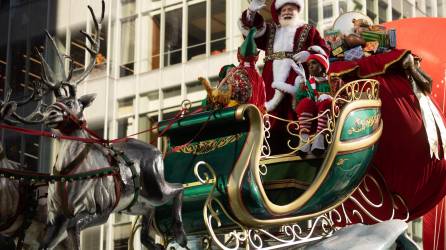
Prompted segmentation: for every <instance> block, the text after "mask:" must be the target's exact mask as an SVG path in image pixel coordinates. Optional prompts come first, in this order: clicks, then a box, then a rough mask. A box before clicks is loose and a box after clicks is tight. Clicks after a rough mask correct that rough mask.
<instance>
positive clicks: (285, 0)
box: [271, 0, 304, 24]
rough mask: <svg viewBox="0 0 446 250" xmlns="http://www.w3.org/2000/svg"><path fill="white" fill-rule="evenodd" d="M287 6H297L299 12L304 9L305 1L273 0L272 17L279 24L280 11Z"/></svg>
mask: <svg viewBox="0 0 446 250" xmlns="http://www.w3.org/2000/svg"><path fill="white" fill-rule="evenodd" d="M285 4H295V5H297V6H298V7H299V12H301V11H302V9H303V8H304V0H273V1H272V2H271V16H272V18H273V20H274V22H276V23H277V24H278V23H279V13H278V10H279V9H280V8H282V6H284V5H285Z"/></svg>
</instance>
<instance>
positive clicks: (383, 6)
mask: <svg viewBox="0 0 446 250" xmlns="http://www.w3.org/2000/svg"><path fill="white" fill-rule="evenodd" d="M378 15H379V22H380V23H385V22H386V21H387V3H385V2H384V1H379V3H378Z"/></svg>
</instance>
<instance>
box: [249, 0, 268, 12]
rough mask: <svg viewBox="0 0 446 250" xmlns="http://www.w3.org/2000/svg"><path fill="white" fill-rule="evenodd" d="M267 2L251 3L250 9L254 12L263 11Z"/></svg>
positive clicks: (257, 0)
mask: <svg viewBox="0 0 446 250" xmlns="http://www.w3.org/2000/svg"><path fill="white" fill-rule="evenodd" d="M265 1H266V0H252V1H251V2H250V3H249V7H248V9H249V10H250V11H252V12H257V11H259V10H261V9H262V8H263V7H265V6H266V5H265Z"/></svg>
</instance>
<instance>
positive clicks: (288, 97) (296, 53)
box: [239, 0, 330, 151]
mask: <svg viewBox="0 0 446 250" xmlns="http://www.w3.org/2000/svg"><path fill="white" fill-rule="evenodd" d="M264 6H265V0H252V1H251V3H250V5H249V7H248V9H247V10H245V11H244V12H243V14H242V17H241V19H240V21H239V27H240V30H241V31H242V33H243V34H244V35H245V36H246V35H247V34H248V32H249V30H250V28H251V27H256V28H257V33H256V34H255V38H256V39H255V41H256V44H257V47H258V48H259V49H261V50H264V51H265V66H264V69H263V72H262V77H263V79H264V81H265V91H266V100H267V102H266V103H265V108H266V110H267V112H268V113H270V114H272V115H274V116H278V117H281V118H284V119H288V120H296V113H295V112H294V110H293V107H292V103H293V100H294V95H295V93H296V88H297V86H298V83H300V82H301V81H302V79H305V78H306V77H305V71H306V69H305V68H303V66H302V63H304V62H305V61H306V59H307V58H308V56H309V55H310V52H311V53H319V54H322V55H325V56H327V55H329V52H330V49H329V47H328V46H327V44H326V43H325V41H324V40H323V39H322V38H321V36H320V34H319V32H318V31H317V29H316V28H314V27H313V26H311V25H308V24H306V23H305V22H304V21H303V20H302V19H300V18H299V13H300V12H301V11H302V9H303V7H304V0H273V1H272V3H271V15H272V17H273V20H274V22H273V23H265V21H264V19H263V17H262V16H261V15H260V14H259V13H258V11H259V10H260V9H261V8H263V7H264ZM270 123H271V130H272V133H276V134H277V133H278V134H280V133H281V131H286V128H285V126H286V125H279V124H278V122H277V121H276V120H271V121H270ZM282 133H283V132H282ZM280 137H281V136H276V138H280ZM279 140H283V138H280V139H279ZM273 143H274V142H273ZM279 151H281V150H280V149H279Z"/></svg>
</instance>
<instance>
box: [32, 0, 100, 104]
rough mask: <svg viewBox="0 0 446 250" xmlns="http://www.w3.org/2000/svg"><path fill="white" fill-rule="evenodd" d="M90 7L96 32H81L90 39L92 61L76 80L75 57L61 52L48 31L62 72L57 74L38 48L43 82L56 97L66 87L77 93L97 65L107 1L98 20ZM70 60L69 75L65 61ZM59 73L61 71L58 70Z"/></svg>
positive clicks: (73, 93)
mask: <svg viewBox="0 0 446 250" xmlns="http://www.w3.org/2000/svg"><path fill="white" fill-rule="evenodd" d="M88 9H89V10H90V13H91V17H92V19H93V22H94V28H95V32H94V34H88V33H87V32H85V31H83V30H81V31H80V32H81V34H82V35H84V36H85V38H86V39H87V40H88V43H89V46H88V45H87V46H85V49H86V50H87V51H88V53H89V54H90V61H89V63H88V66H86V67H85V70H84V71H83V72H82V73H81V74H80V76H79V77H78V78H77V79H76V80H74V81H71V80H72V79H71V78H72V76H73V71H74V64H73V59H72V58H71V57H70V56H68V55H65V54H62V53H60V51H59V49H58V48H57V45H56V42H55V40H54V38H53V37H52V36H51V35H50V34H49V32H48V31H45V35H46V36H47V38H48V39H49V41H50V45H51V48H52V49H54V51H56V54H57V57H56V61H57V63H59V65H60V66H61V68H62V69H61V70H60V72H61V74H60V75H59V76H57V75H56V74H55V72H54V71H53V70H52V69H51V67H50V66H49V64H48V62H47V61H46V60H45V59H44V57H43V56H42V54H41V53H40V51H39V50H38V49H36V51H37V54H38V56H39V58H40V61H41V62H42V63H41V76H42V82H43V83H44V84H45V85H46V86H47V87H48V88H49V89H50V90H52V91H53V92H54V95H55V96H56V97H60V96H61V95H62V90H65V91H66V89H64V88H68V91H69V94H70V95H71V96H75V95H76V88H77V85H78V84H79V83H81V82H82V81H84V80H85V78H86V77H87V76H88V75H89V74H90V73H91V71H92V70H93V68H94V66H95V62H96V56H97V54H98V53H99V49H100V35H101V28H102V21H103V20H104V14H105V2H104V1H102V13H101V17H100V19H99V20H98V19H97V17H96V15H95V13H94V11H93V8H92V7H91V6H88ZM65 60H68V63H69V65H68V68H69V70H68V75H67V74H66V72H65V63H64V61H65ZM57 73H59V71H58V72H57Z"/></svg>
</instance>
